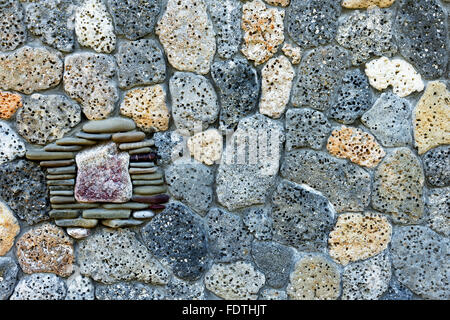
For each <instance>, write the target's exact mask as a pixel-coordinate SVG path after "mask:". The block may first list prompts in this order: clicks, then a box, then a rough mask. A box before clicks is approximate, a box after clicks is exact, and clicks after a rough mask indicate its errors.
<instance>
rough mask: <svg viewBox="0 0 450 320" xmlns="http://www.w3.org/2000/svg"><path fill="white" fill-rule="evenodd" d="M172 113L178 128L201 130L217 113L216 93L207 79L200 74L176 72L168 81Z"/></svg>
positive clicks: (212, 120) (213, 119)
mask: <svg viewBox="0 0 450 320" xmlns="http://www.w3.org/2000/svg"><path fill="white" fill-rule="evenodd" d="M169 88H170V94H171V96H172V115H173V120H174V121H175V125H176V126H177V128H178V129H180V130H183V129H184V130H188V131H191V132H192V131H197V132H198V131H201V130H204V129H206V128H207V127H208V125H209V124H211V123H214V122H215V121H216V119H217V116H218V115H219V104H218V102H217V95H216V92H215V91H214V88H213V86H212V84H211V82H209V80H208V79H207V78H205V77H203V76H201V75H196V74H194V73H188V72H176V73H175V74H174V75H173V76H172V78H170V82H169Z"/></svg>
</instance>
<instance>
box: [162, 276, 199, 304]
mask: <svg viewBox="0 0 450 320" xmlns="http://www.w3.org/2000/svg"><path fill="white" fill-rule="evenodd" d="M166 289H167V296H166V298H167V300H205V286H204V285H203V281H199V282H194V283H192V282H187V281H183V280H180V279H178V278H176V277H172V279H171V280H170V282H169V283H168V284H167V286H166Z"/></svg>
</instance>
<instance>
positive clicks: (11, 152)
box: [0, 120, 26, 164]
mask: <svg viewBox="0 0 450 320" xmlns="http://www.w3.org/2000/svg"><path fill="white" fill-rule="evenodd" d="M25 151H26V148H25V143H24V141H23V140H22V139H21V138H20V136H19V135H18V134H17V133H16V132H15V131H14V130H13V129H12V128H11V127H10V125H9V124H8V123H7V122H5V121H2V120H0V164H2V163H5V162H8V161H11V160H14V159H15V158H18V157H22V156H23V155H25Z"/></svg>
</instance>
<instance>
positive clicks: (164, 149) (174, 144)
mask: <svg viewBox="0 0 450 320" xmlns="http://www.w3.org/2000/svg"><path fill="white" fill-rule="evenodd" d="M187 138H188V137H184V136H182V135H181V134H179V133H178V132H176V131H165V132H155V134H154V135H153V140H154V141H155V147H156V148H157V150H158V156H160V157H161V158H160V159H158V163H159V164H162V165H167V164H170V163H172V161H175V160H176V159H178V158H181V157H183V153H184V152H188V151H187V146H186V143H185V139H186V140H187Z"/></svg>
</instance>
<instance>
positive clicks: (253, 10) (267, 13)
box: [241, 0, 284, 65]
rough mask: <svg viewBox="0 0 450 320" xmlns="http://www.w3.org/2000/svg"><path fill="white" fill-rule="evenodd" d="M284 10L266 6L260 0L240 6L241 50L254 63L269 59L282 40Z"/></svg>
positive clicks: (253, 0)
mask: <svg viewBox="0 0 450 320" xmlns="http://www.w3.org/2000/svg"><path fill="white" fill-rule="evenodd" d="M283 20H284V10H280V9H275V8H270V7H269V8H267V6H266V5H265V4H264V2H262V1H261V0H252V1H249V2H246V3H245V4H244V5H243V6H242V23H241V26H242V30H243V31H244V43H243V45H242V48H241V51H242V53H243V54H244V55H245V56H246V57H247V59H248V60H253V61H254V62H255V65H258V64H261V63H264V62H266V61H267V60H269V59H270V58H271V57H272V56H273V54H274V53H275V52H277V49H278V46H279V45H280V44H282V43H283V41H284V21H283Z"/></svg>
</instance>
